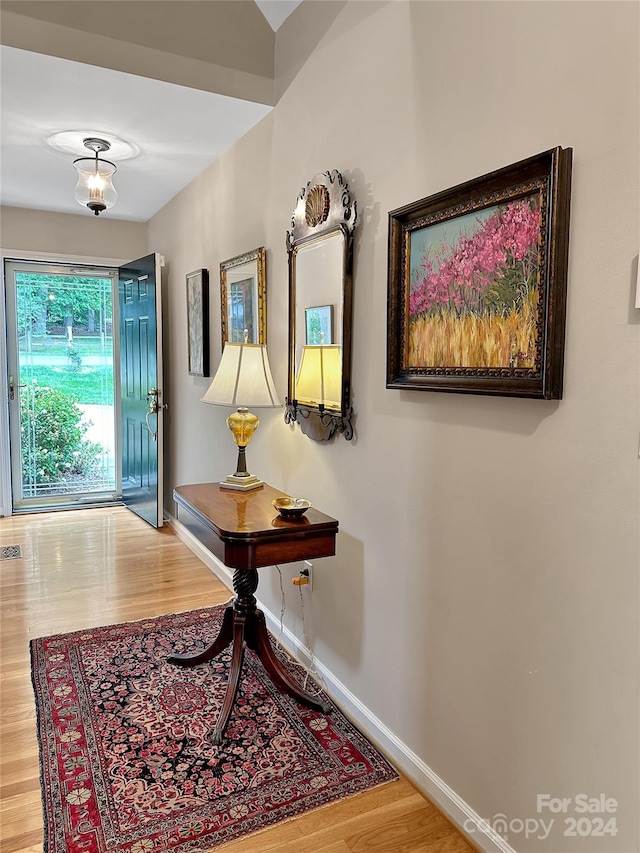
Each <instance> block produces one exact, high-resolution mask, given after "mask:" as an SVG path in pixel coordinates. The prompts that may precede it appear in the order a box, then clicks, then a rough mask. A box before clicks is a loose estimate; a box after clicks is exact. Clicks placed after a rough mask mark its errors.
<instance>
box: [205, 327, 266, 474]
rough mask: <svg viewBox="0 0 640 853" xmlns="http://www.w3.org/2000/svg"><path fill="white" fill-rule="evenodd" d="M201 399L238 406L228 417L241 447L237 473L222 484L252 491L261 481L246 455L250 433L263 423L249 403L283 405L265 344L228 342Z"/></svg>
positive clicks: (264, 406)
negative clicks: (250, 472) (247, 460)
mask: <svg viewBox="0 0 640 853" xmlns="http://www.w3.org/2000/svg"><path fill="white" fill-rule="evenodd" d="M202 402H203V403H211V404H213V405H214V406H237V407H238V410H237V411H236V412H234V413H233V414H231V415H229V417H228V418H227V425H228V427H229V429H230V430H231V432H232V433H233V437H234V439H235V442H236V444H237V446H238V465H237V469H236V472H235V474H229V476H228V477H227V479H226V480H225V481H224V482H222V483H220V487H221V488H223V489H238V490H241V491H249V490H250V489H257V488H259V487H260V486H262V484H263V483H262V480H260V479H258V478H257V477H255V476H254V475H252V474H249V472H248V471H247V467H246V455H245V454H246V447H247V445H248V444H249V442H250V441H251V436H252V435H253V433H254V432H255V431H256V429H257V428H258V426H259V424H260V421H259V420H258V418H257V417H256V415H254V414H252V413H251V412H250V411H249V406H251V408H252V409H254V408H269V409H274V408H277V407H278V406H281V405H282V403H281V402H280V399H279V397H278V392H277V391H276V387H275V384H274V382H273V377H272V375H271V367H270V366H269V357H268V355H267V348H266V346H264V345H263V344H247V343H244V344H234V343H230V342H227V343H225V345H224V350H223V351H222V358H221V359H220V364H219V366H218V370H217V371H216V375H215V376H214V377H213V380H212V382H211V385H210V386H209V388H208V389H207V391H206V393H205V395H204V397H202Z"/></svg>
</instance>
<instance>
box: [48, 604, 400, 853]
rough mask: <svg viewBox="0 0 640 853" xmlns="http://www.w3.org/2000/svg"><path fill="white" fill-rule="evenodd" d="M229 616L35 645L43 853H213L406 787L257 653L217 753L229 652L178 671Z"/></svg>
mask: <svg viewBox="0 0 640 853" xmlns="http://www.w3.org/2000/svg"><path fill="white" fill-rule="evenodd" d="M224 609H225V606H224V605H223V606H220V607H214V608H208V609H202V610H195V611H191V612H188V613H179V614H172V615H169V616H160V617H158V618H155V619H147V620H144V621H141V622H132V623H127V624H122V625H112V626H109V627H106V628H94V629H91V630H86V631H78V632H74V633H72V634H60V635H57V636H53V637H45V638H41V639H38V640H33V641H32V643H31V663H32V678H33V686H34V691H35V696H36V708H37V714H38V736H39V740H40V772H41V781H42V799H43V811H44V823H45V830H44V835H45V846H44V849H45V851H46V853H103V851H104V853H107V851H108V853H129V851H130V853H195V851H205V850H212V849H215V848H216V847H217V846H219V845H222V844H225V843H227V842H229V841H233V840H235V839H237V838H240V837H242V836H243V835H246V834H247V833H251V832H255V831H257V830H260V829H263V828H264V827H267V826H270V825H272V824H274V823H276V822H278V821H283V820H288V819H291V818H293V817H295V816H297V815H300V814H303V813H304V812H306V811H309V810H311V809H315V808H318V807H320V806H324V805H327V804H329V803H332V802H335V801H336V800H339V799H341V798H343V797H347V796H350V795H352V794H356V793H359V792H361V791H364V790H367V789H368V788H371V787H373V786H375V785H379V784H381V783H383V782H387V781H390V780H392V779H395V778H397V775H396V773H395V771H394V770H393V769H392V768H391V767H390V766H389V764H387V762H386V761H385V760H384V758H382V756H380V755H379V754H378V752H377V751H376V750H375V749H374V748H373V747H372V745H371V744H370V743H369V742H368V741H367V740H366V739H365V738H364V737H363V736H362V735H361V734H360V733H359V732H358V731H357V730H356V729H355V728H354V727H353V726H352V725H351V723H350V722H349V721H348V720H347V719H346V718H345V717H344V716H343V715H342V714H341V713H340V711H339V710H338V709H337V708H335V707H334V706H333V705H331V701H330V700H329V699H328V697H326V696H325V695H324V694H322V698H323V700H324V701H327V702H328V703H329V704H330V705H331V706H332V712H331V713H330V714H327V715H325V714H323V713H321V712H318V711H313V710H310V709H308V708H305V707H304V706H302V705H300V704H298V703H297V702H296V701H295V700H293V699H291V698H290V697H288V696H285V695H283V694H281V693H280V691H279V690H278V688H277V687H276V686H275V685H274V684H273V683H272V682H271V680H270V679H269V677H268V675H267V674H266V672H265V671H264V669H263V667H262V664H261V663H260V661H259V660H258V658H257V657H256V656H255V655H254V653H253V652H251V651H250V650H246V652H245V660H244V665H243V670H242V678H241V683H240V689H239V692H238V698H237V704H236V705H235V707H234V709H233V712H232V715H231V719H230V720H229V724H228V726H227V730H226V736H225V739H224V740H223V742H222V744H221V745H219V746H216V745H215V744H214V743H213V741H212V737H211V735H212V732H213V728H214V725H215V722H216V720H217V716H218V712H219V710H220V707H221V704H222V699H223V696H224V691H225V686H226V676H227V673H228V669H229V661H230V652H229V650H226V651H225V652H222V653H221V654H220V655H219V656H218V657H217V658H215V659H214V660H213V661H210V662H209V663H204V664H199V665H198V666H194V667H192V668H190V669H183V668H179V667H177V666H174V665H172V664H169V663H167V657H168V656H169V655H170V654H172V653H190V652H193V651H195V650H196V649H198V648H204V647H205V646H207V645H208V644H209V643H210V642H211V640H212V639H213V638H214V637H215V636H216V635H217V633H218V630H219V628H220V624H221V621H222V616H223V613H224ZM278 654H279V655H280V654H281V653H280V652H278ZM286 666H287V667H288V668H290V671H291V672H292V673H293V674H294V675H295V677H296V678H300V668H299V667H297V666H296V665H295V664H294V663H293V662H292V661H290V660H287V661H286ZM256 849H259V848H258V847H257V848H256Z"/></svg>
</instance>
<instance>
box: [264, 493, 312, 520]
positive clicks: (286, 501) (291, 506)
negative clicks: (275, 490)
mask: <svg viewBox="0 0 640 853" xmlns="http://www.w3.org/2000/svg"><path fill="white" fill-rule="evenodd" d="M271 503H272V504H273V505H274V507H275V508H276V509H277V510H278V512H279V513H280V515H281V516H282V517H283V518H289V519H291V518H300V517H301V516H303V515H304V514H305V512H306V511H307V510H308V509H309V507H310V506H311V501H305V500H304V498H275V500H273V501H271Z"/></svg>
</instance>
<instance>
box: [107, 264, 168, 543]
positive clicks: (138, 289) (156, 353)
mask: <svg viewBox="0 0 640 853" xmlns="http://www.w3.org/2000/svg"><path fill="white" fill-rule="evenodd" d="M119 273H120V274H119V282H118V295H119V299H118V302H119V309H120V382H121V387H120V395H121V420H122V441H121V447H122V450H121V463H122V500H123V502H124V504H125V505H126V506H128V507H129V509H131V510H133V512H135V513H137V514H138V515H139V516H140V517H141V518H144V519H145V521H148V522H149V524H152V525H153V526H154V527H162V446H163V405H164V404H163V399H162V313H161V298H160V296H161V294H160V264H159V259H158V256H157V255H156V254H152V255H147V257H145V258H140V260H137V261H131V262H129V263H128V264H125V265H124V266H122V267H120V271H119Z"/></svg>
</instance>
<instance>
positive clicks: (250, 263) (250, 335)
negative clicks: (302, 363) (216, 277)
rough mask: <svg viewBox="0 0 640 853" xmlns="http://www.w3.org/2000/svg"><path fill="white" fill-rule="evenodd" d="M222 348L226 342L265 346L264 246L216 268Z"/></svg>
mask: <svg viewBox="0 0 640 853" xmlns="http://www.w3.org/2000/svg"><path fill="white" fill-rule="evenodd" d="M220 311H221V318H220V320H221V322H220V327H221V332H222V348H223V349H224V345H225V344H226V342H227V341H230V342H232V343H243V342H244V339H245V332H246V333H247V343H250V344H266V343H267V260H266V251H265V248H264V246H260V248H258V249H253V250H252V251H251V252H245V253H244V254H243V255H237V256H236V257H235V258H230V259H229V260H228V261H223V262H222V263H221V264H220Z"/></svg>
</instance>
